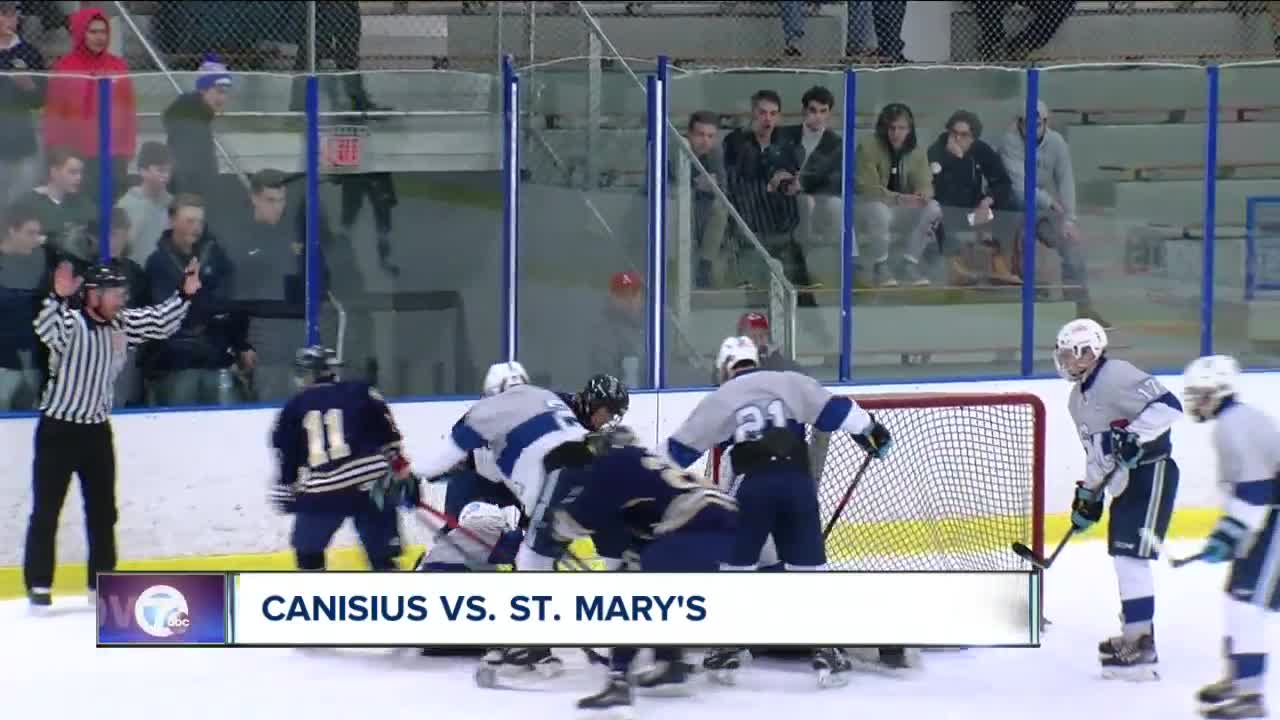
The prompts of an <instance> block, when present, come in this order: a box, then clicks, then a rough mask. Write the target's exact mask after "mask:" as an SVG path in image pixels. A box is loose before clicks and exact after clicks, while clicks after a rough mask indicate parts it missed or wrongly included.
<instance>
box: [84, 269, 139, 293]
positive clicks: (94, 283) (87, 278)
mask: <svg viewBox="0 0 1280 720" xmlns="http://www.w3.org/2000/svg"><path fill="white" fill-rule="evenodd" d="M81 287H83V288H84V289H85V290H106V289H108V288H127V287H129V276H128V275H125V274H124V273H123V272H122V271H121V270H120V269H119V268H117V267H115V266H113V265H93V266H91V267H90V268H89V269H88V270H86V271H85V273H84V284H82V285H81Z"/></svg>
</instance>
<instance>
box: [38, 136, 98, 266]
mask: <svg viewBox="0 0 1280 720" xmlns="http://www.w3.org/2000/svg"><path fill="white" fill-rule="evenodd" d="M45 164H46V165H47V166H48V167H47V170H46V173H47V174H46V180H45V183H44V184H43V185H40V186H39V187H37V188H35V189H34V190H31V191H30V192H28V193H27V194H26V195H24V196H23V197H22V198H21V199H20V202H21V203H22V204H24V205H26V206H27V207H30V208H32V209H33V210H35V212H36V214H37V215H38V216H39V218H40V227H41V228H42V229H43V230H44V233H45V236H46V241H47V242H48V244H49V247H50V249H51V250H54V251H56V252H57V253H58V254H60V255H63V256H65V257H67V258H69V259H73V260H81V261H92V260H93V259H94V258H96V257H97V255H98V247H97V245H96V244H95V243H94V241H93V239H92V237H91V236H90V234H89V223H91V222H93V219H94V217H95V216H96V214H97V213H96V209H95V208H94V206H93V202H92V201H91V200H90V199H89V198H88V197H86V196H85V194H84V193H83V192H81V187H82V182H83V178H84V163H83V162H82V161H81V160H80V158H79V157H77V156H76V155H75V154H74V153H73V152H72V151H70V150H68V149H67V148H64V147H55V148H50V149H49V150H48V151H47V152H46V153H45Z"/></svg>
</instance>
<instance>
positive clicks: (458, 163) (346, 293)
mask: <svg viewBox="0 0 1280 720" xmlns="http://www.w3.org/2000/svg"><path fill="white" fill-rule="evenodd" d="M320 87H321V92H320V96H321V97H320V104H321V117H320V121H319V127H320V173H321V177H320V198H321V209H322V214H321V227H320V231H321V236H320V238H321V239H320V242H321V247H322V249H323V250H324V253H325V259H326V261H327V264H328V272H329V283H328V285H327V290H328V292H327V293H326V297H325V301H326V302H325V305H324V313H323V315H322V321H323V322H322V333H323V334H324V337H325V339H326V342H330V343H336V344H338V345H340V346H341V347H342V355H343V361H344V363H345V365H346V366H347V373H348V375H349V376H351V375H354V376H362V377H365V378H367V379H369V380H371V381H373V382H376V383H377V384H378V386H379V387H380V388H381V389H382V390H383V392H384V393H385V394H387V395H388V396H390V397H405V396H437V395H474V394H477V393H479V391H480V387H479V383H480V378H481V377H482V376H483V373H484V368H485V367H486V366H487V365H488V363H491V362H494V361H495V360H497V359H498V357H499V355H500V354H501V338H502V317H503V312H504V307H503V293H502V277H503V271H502V267H503V266H502V262H503V255H502V190H501V180H500V164H501V156H500V153H499V150H500V147H501V141H500V138H501V111H500V102H501V99H500V93H499V91H498V80H497V78H496V77H495V76H494V75H492V74H482V73H469V72H443V71H434V70H422V71H385V72H383V71H377V72H375V71H369V72H364V73H360V74H336V75H321V76H320Z"/></svg>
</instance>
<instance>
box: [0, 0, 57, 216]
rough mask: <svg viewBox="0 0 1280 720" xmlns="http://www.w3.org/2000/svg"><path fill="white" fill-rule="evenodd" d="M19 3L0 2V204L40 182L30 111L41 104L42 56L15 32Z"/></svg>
mask: <svg viewBox="0 0 1280 720" xmlns="http://www.w3.org/2000/svg"><path fill="white" fill-rule="evenodd" d="M18 23H19V15H18V3H16V2H0V117H3V118H4V120H3V122H0V207H6V206H8V205H9V203H11V202H12V201H13V200H15V199H17V197H18V196H19V195H21V194H22V193H24V192H26V191H27V190H28V189H29V188H31V186H33V185H35V184H36V183H37V182H39V178H40V161H39V158H38V155H39V151H40V145H39V143H38V142H36V129H35V118H34V117H33V115H32V111H33V110H36V109H38V108H39V107H40V106H41V105H44V94H45V86H46V82H45V78H44V77H42V76H32V75H25V74H22V73H28V72H35V71H43V70H44V69H45V66H44V56H43V55H41V54H40V50H39V49H37V48H36V46H35V45H32V44H31V43H28V42H26V41H25V40H23V39H22V36H21V35H20V34H19V32H18Z"/></svg>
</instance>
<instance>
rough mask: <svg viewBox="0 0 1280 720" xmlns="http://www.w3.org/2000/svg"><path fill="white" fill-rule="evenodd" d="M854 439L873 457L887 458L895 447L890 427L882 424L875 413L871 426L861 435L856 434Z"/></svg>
mask: <svg viewBox="0 0 1280 720" xmlns="http://www.w3.org/2000/svg"><path fill="white" fill-rule="evenodd" d="M853 439H854V442H856V443H858V445H860V446H862V449H863V450H866V451H867V454H868V455H871V456H872V457H876V458H886V457H888V456H889V451H890V450H892V449H893V438H892V437H891V436H890V435H889V428H887V427H885V426H884V425H881V424H880V423H879V422H878V421H877V420H876V418H875V416H874V415H873V416H871V426H870V427H868V428H867V430H866V431H865V432H863V433H862V434H861V435H854V436H853Z"/></svg>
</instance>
